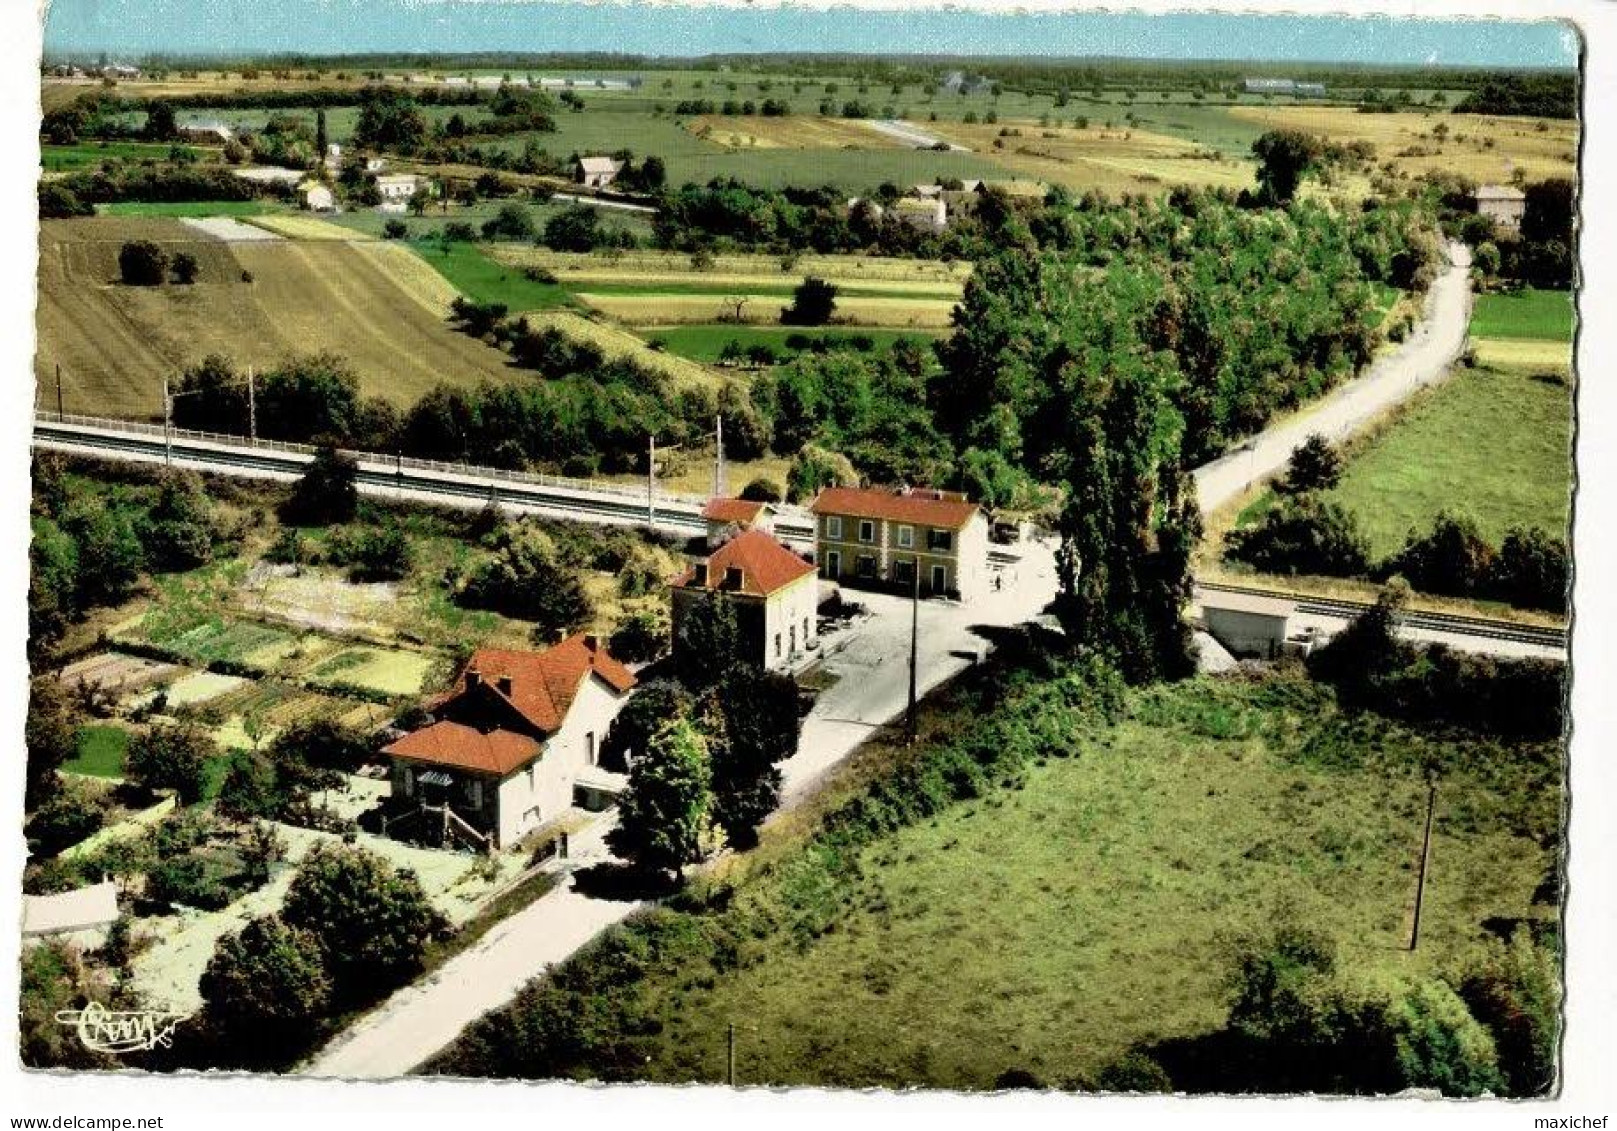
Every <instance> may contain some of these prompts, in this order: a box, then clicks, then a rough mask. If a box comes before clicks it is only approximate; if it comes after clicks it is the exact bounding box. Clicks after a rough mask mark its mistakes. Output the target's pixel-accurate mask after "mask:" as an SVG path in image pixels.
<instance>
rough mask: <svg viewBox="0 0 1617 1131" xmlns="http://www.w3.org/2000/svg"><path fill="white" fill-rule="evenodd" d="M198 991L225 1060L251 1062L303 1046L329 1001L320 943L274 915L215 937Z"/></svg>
mask: <svg viewBox="0 0 1617 1131" xmlns="http://www.w3.org/2000/svg"><path fill="white" fill-rule="evenodd" d="M199 989H200V990H201V993H202V998H203V1001H204V1003H205V1004H206V1009H207V1014H206V1016H207V1020H208V1021H209V1022H210V1023H211V1025H212V1027H213V1028H214V1029H215V1030H216V1031H217V1033H218V1034H219V1037H220V1039H221V1040H222V1041H223V1043H224V1045H225V1048H226V1049H227V1050H228V1051H227V1054H226V1055H227V1057H228V1058H229V1059H230V1060H233V1061H235V1062H237V1063H245V1064H249V1065H251V1064H259V1063H265V1062H271V1063H278V1062H280V1059H281V1058H282V1057H283V1056H284V1053H285V1049H286V1047H287V1046H288V1045H290V1046H292V1047H294V1048H299V1047H303V1046H304V1045H306V1044H307V1043H308V1037H309V1034H310V1032H311V1029H312V1028H313V1026H312V1024H311V1023H312V1022H314V1021H315V1020H317V1019H318V1018H319V1017H320V1016H321V1015H322V1014H324V1013H325V1012H326V1010H327V1009H328V1008H329V1007H330V1005H331V998H332V984H331V978H330V976H329V975H328V974H327V972H326V968H325V961H324V956H323V954H322V952H321V949H320V942H319V940H318V939H317V938H316V936H315V935H314V934H313V932H311V931H308V930H304V929H300V928H298V927H293V926H289V925H288V924H286V923H284V922H282V921H281V920H280V919H277V918H273V917H268V918H259V919H254V920H252V921H251V922H249V923H248V924H247V925H246V926H245V927H243V928H242V929H241V930H240V931H238V932H236V933H235V934H232V935H226V936H225V937H224V938H222V939H220V940H219V942H218V944H217V945H216V946H215V948H214V952H213V957H212V958H210V959H209V960H208V965H207V968H206V969H205V970H204V971H203V972H202V980H201V982H200V984H199Z"/></svg>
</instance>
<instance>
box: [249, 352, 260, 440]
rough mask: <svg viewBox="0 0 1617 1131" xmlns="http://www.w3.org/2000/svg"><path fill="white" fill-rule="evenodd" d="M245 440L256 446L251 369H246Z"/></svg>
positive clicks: (254, 406) (256, 431)
mask: <svg viewBox="0 0 1617 1131" xmlns="http://www.w3.org/2000/svg"><path fill="white" fill-rule="evenodd" d="M247 438H248V439H249V440H250V441H251V442H252V444H253V445H254V446H255V447H256V446H257V444H258V397H257V395H256V394H255V393H254V391H253V367H252V366H251V365H249V366H248V367H247Z"/></svg>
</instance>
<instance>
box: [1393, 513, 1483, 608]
mask: <svg viewBox="0 0 1617 1131" xmlns="http://www.w3.org/2000/svg"><path fill="white" fill-rule="evenodd" d="M1493 558H1494V552H1493V548H1492V547H1491V546H1489V545H1488V543H1487V542H1485V541H1484V540H1483V538H1482V535H1481V533H1479V532H1478V530H1477V524H1476V522H1475V520H1473V519H1471V518H1469V517H1464V516H1459V515H1454V514H1451V513H1449V512H1448V511H1441V512H1439V513H1438V515H1437V517H1436V518H1435V519H1433V520H1432V528H1431V530H1430V531H1429V532H1427V533H1426V534H1424V535H1422V534H1419V533H1417V532H1416V531H1413V530H1411V531H1410V532H1409V538H1408V540H1407V541H1406V542H1405V543H1404V548H1403V549H1402V550H1400V551H1399V552H1398V553H1397V554H1395V555H1394V556H1393V557H1392V558H1391V559H1389V560H1388V561H1387V562H1386V564H1385V565H1384V566H1383V567H1382V572H1383V573H1388V574H1391V573H1396V574H1400V575H1402V576H1403V577H1404V578H1405V579H1406V580H1407V581H1408V582H1409V584H1410V585H1412V586H1414V587H1415V588H1416V589H1419V590H1421V591H1422V592H1425V593H1443V594H1447V595H1449V596H1452V597H1469V596H1472V595H1474V594H1476V593H1478V592H1480V591H1481V590H1483V589H1484V588H1486V585H1487V582H1488V579H1489V577H1490V576H1491V574H1492V572H1493V566H1494V562H1493Z"/></svg>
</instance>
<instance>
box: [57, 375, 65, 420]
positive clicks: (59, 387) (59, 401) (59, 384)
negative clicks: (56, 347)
mask: <svg viewBox="0 0 1617 1131" xmlns="http://www.w3.org/2000/svg"><path fill="white" fill-rule="evenodd" d="M66 415H67V414H66V413H64V412H63V411H62V365H61V363H60V362H58V363H57V365H56V422H57V423H58V424H60V423H61V422H62V420H63V419H64V417H65V416H66Z"/></svg>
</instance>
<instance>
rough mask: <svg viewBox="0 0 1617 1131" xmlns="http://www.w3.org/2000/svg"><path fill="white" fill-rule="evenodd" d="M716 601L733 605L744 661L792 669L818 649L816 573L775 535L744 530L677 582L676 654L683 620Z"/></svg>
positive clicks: (674, 591)
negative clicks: (724, 600) (728, 602)
mask: <svg viewBox="0 0 1617 1131" xmlns="http://www.w3.org/2000/svg"><path fill="white" fill-rule="evenodd" d="M714 596H722V597H724V598H725V599H727V600H729V601H730V602H731V603H732V605H733V607H734V608H735V614H736V625H737V627H738V628H739V629H740V633H741V639H742V642H743V644H742V647H743V648H744V649H745V655H746V659H747V660H749V661H750V662H752V663H755V664H757V665H758V666H760V667H763V668H768V669H772V670H778V669H784V668H790V667H791V666H792V665H793V664H794V663H795V662H796V661H797V660H800V659H802V658H803V656H805V655H806V654H807V653H808V652H809V651H810V650H811V649H812V648H814V647H815V646H816V645H817V644H818V641H819V625H818V621H817V619H816V617H817V614H818V610H819V583H818V581H817V580H816V579H815V576H814V567H813V566H812V565H810V564H809V563H808V562H806V561H804V560H803V559H802V558H801V557H799V556H798V555H797V554H794V553H793V552H792V551H791V550H789V549H787V548H786V547H785V546H783V545H781V543H780V542H778V541H776V539H775V537H774V535H772V534H767V533H765V532H764V531H762V530H758V529H751V530H743V531H742V532H741V533H739V534H737V535H736V536H735V537H734V538H731V539H730V540H729V541H728V542H726V543H724V545H722V546H720V547H719V548H718V549H717V550H715V551H714V552H713V553H712V554H710V555H709V556H708V557H706V558H700V559H697V560H696V561H694V562H692V564H691V566H690V568H689V569H687V570H686V571H685V572H684V573H682V574H680V575H679V576H678V577H676V578H675V579H674V582H673V588H672V597H671V599H672V601H673V621H674V646H675V648H676V649H677V648H678V647H680V643H679V642H680V637H681V633H680V626H681V625H682V624H683V623H684V621H685V618H686V617H687V616H689V615H690V613H691V610H692V609H693V608H695V607H697V605H699V604H700V603H701V602H703V601H706V600H709V599H711V598H712V597H714Z"/></svg>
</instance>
